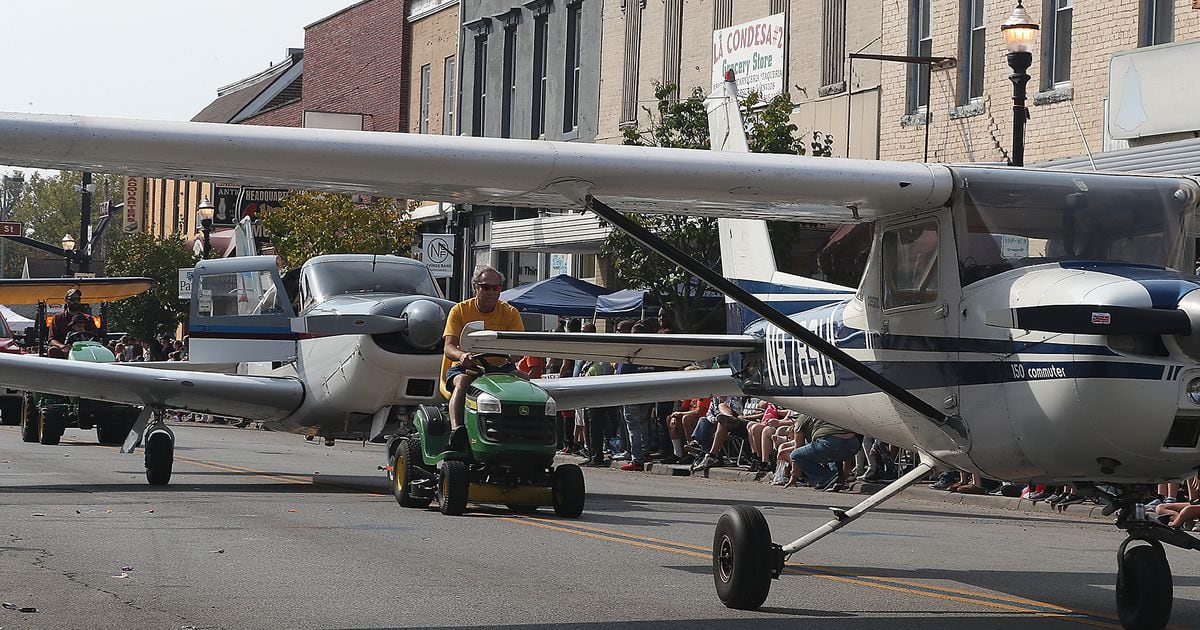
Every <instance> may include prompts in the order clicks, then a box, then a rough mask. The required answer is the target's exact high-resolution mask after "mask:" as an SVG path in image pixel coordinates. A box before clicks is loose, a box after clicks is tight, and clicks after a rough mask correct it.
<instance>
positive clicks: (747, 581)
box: [713, 505, 772, 610]
mask: <svg viewBox="0 0 1200 630" xmlns="http://www.w3.org/2000/svg"><path fill="white" fill-rule="evenodd" d="M771 554H772V550H771V528H770V527H769V526H768V525H767V519H766V518H765V517H764V516H763V515H762V512H759V511H758V510H757V509H755V508H752V507H750V506H747V505H735V506H734V507H732V508H730V509H728V510H725V513H724V514H721V519H720V520H719V521H717V531H716V533H715V534H714V535H713V581H714V583H715V584H716V586H717V597H719V598H720V599H721V603H722V604H725V606H727V607H729V608H736V609H739V610H754V609H756V608H758V607H759V606H762V604H763V602H764V601H766V600H767V594H768V593H770V592H771V572H772V566H771Z"/></svg>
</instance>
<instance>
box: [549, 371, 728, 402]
mask: <svg viewBox="0 0 1200 630" xmlns="http://www.w3.org/2000/svg"><path fill="white" fill-rule="evenodd" d="M533 382H534V383H535V384H537V386H538V387H541V388H542V389H544V390H546V391H547V392H548V393H549V394H550V395H551V396H552V397H554V401H555V402H556V403H558V408H559V409H573V408H580V407H612V406H615V405H632V404H637V403H647V402H664V401H668V400H683V399H686V398H697V397H703V396H741V395H742V390H741V388H740V387H738V383H737V380H735V379H734V378H733V374H732V373H730V371H729V370H728V369H727V368H720V369H715V368H714V369H711V370H683V371H679V372H653V373H644V372H643V373H639V374H612V375H609V376H588V377H580V378H539V379H534V381H533Z"/></svg>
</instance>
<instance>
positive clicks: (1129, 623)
mask: <svg viewBox="0 0 1200 630" xmlns="http://www.w3.org/2000/svg"><path fill="white" fill-rule="evenodd" d="M1174 597H1175V596H1174V592H1173V589H1172V585H1171V565H1170V564H1168V563H1167V554H1166V553H1164V552H1163V550H1162V547H1159V546H1152V545H1141V546H1138V547H1130V548H1129V549H1128V550H1126V551H1125V555H1124V557H1122V558H1121V570H1120V572H1119V573H1117V615H1118V616H1119V617H1120V618H1121V625H1122V626H1123V627H1125V628H1141V629H1145V630H1157V629H1159V628H1166V627H1167V620H1168V619H1170V618H1171V602H1172V601H1173V600H1174Z"/></svg>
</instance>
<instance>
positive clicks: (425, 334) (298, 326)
mask: <svg viewBox="0 0 1200 630" xmlns="http://www.w3.org/2000/svg"><path fill="white" fill-rule="evenodd" d="M384 308H386V305H384ZM445 326H446V310H445V309H444V308H442V306H441V305H439V304H438V303H436V302H433V301H432V300H413V301H411V302H408V304H407V305H405V307H404V310H403V311H401V313H400V314H399V315H386V314H381V313H371V314H361V313H360V314H341V313H328V314H324V313H323V314H316V315H308V316H306V317H295V318H293V319H292V332H298V333H307V334H310V335H387V334H392V333H400V334H402V335H404V336H405V337H406V338H407V340H408V342H409V343H411V344H412V345H413V346H415V347H418V348H430V347H433V346H434V345H435V344H437V343H438V342H440V341H441V340H442V332H443V331H444V330H445Z"/></svg>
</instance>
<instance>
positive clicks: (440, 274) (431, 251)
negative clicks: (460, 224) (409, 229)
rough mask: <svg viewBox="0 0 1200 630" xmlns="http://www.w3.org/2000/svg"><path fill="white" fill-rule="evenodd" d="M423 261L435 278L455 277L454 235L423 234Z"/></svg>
mask: <svg viewBox="0 0 1200 630" xmlns="http://www.w3.org/2000/svg"><path fill="white" fill-rule="evenodd" d="M421 260H423V261H424V262H425V264H426V266H428V267H429V271H431V272H433V277H434V278H449V277H451V276H453V275H454V235H453V234H422V235H421Z"/></svg>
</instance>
